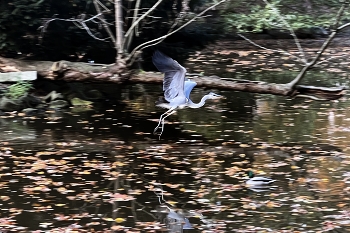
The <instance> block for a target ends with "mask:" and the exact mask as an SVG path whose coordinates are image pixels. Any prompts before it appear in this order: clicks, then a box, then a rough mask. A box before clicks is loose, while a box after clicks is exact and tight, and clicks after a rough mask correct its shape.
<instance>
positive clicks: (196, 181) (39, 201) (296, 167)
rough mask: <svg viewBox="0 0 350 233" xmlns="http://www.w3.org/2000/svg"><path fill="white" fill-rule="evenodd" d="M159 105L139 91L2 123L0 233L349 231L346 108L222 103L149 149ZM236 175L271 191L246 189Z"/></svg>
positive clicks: (238, 98)
mask: <svg viewBox="0 0 350 233" xmlns="http://www.w3.org/2000/svg"><path fill="white" fill-rule="evenodd" d="M214 91H215V92H218V93H219V91H218V90H214ZM159 94H161V87H159V86H153V85H141V84H140V85H134V86H127V87H125V88H123V89H122V90H121V92H120V99H118V101H115V103H118V104H115V105H113V106H111V105H110V104H105V103H98V104H96V105H95V107H93V108H91V109H88V108H87V109H84V108H82V109H78V108H72V109H68V110H66V111H52V112H47V113H45V114H44V115H42V116H37V117H24V118H23V117H12V116H11V117H10V116H7V117H1V118H0V129H1V132H2V133H1V134H0V139H1V140H0V141H1V143H0V164H1V165H2V167H1V169H0V177H1V179H0V187H1V188H0V199H1V210H2V211H1V216H0V229H1V231H4V232H6V231H8V232H26V231H34V230H40V232H49V231H50V230H51V231H52V232H54V230H57V231H62V232H65V231H67V230H72V231H78V232H93V231H95V232H96V231H99V232H109V231H111V232H112V231H114V232H126V231H127V230H129V231H130V232H133V231H134V232H136V231H137V230H141V231H143V232H148V231H149V232H151V231H152V232H153V231H165V230H167V231H169V232H200V231H203V230H206V229H207V230H212V231H214V230H215V232H257V231H279V230H284V231H285V232H295V231H300V232H303V231H304V232H311V231H330V230H332V229H339V230H340V232H345V231H347V230H349V224H350V222H349V221H348V216H349V205H348V195H349V191H350V186H349V182H348V179H349V177H350V174H349V172H348V170H349V169H350V167H349V166H350V159H349V154H348V150H347V147H348V144H349V142H350V137H349V136H348V131H349V129H350V125H349V124H350V123H349V122H350V121H349V120H348V119H350V113H349V111H348V110H347V106H348V100H347V99H344V100H341V101H339V102H314V101H308V100H304V99H297V100H289V99H286V98H282V97H276V96H268V95H266V96H260V95H254V94H249V93H238V92H221V93H220V94H223V95H225V97H226V99H224V100H220V101H218V102H210V103H209V102H208V103H207V104H206V105H205V106H204V107H203V108H201V109H198V110H197V109H196V110H193V109H184V110H181V111H179V112H178V113H177V114H176V115H174V116H171V117H169V119H168V122H167V123H166V125H165V131H164V134H163V136H162V138H161V140H158V137H157V136H156V135H153V134H152V132H153V129H154V127H155V126H156V124H157V120H158V119H159V116H160V114H161V113H162V112H163V110H162V109H157V108H155V106H154V102H155V101H156V99H157V98H158V95H159ZM203 94H206V91H204V90H201V89H199V88H196V89H195V90H194V91H193V94H191V98H192V99H193V100H199V99H200V98H201V96H202V95H203ZM247 170H253V171H255V173H257V174H260V175H267V176H270V177H271V178H273V179H275V180H276V182H275V183H274V184H273V185H272V186H271V187H266V188H265V189H259V190H257V189H256V188H254V187H247V186H246V185H245V181H246V180H247V177H246V175H245V174H246V171H247Z"/></svg>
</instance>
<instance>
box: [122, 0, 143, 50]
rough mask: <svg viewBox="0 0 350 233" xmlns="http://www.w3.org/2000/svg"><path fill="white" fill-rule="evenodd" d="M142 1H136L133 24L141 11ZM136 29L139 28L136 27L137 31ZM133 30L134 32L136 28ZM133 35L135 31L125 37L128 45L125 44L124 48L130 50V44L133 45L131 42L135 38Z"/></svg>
mask: <svg viewBox="0 0 350 233" xmlns="http://www.w3.org/2000/svg"><path fill="white" fill-rule="evenodd" d="M140 3H141V0H137V1H136V3H135V9H134V16H133V18H132V24H131V25H133V24H135V22H136V18H137V15H138V12H139V8H140ZM136 30H137V27H135V33H136ZM132 32H134V29H132ZM133 35H134V33H130V36H128V37H126V38H125V43H126V45H124V46H123V47H124V49H125V50H126V51H128V50H129V48H130V45H131V42H132V39H133Z"/></svg>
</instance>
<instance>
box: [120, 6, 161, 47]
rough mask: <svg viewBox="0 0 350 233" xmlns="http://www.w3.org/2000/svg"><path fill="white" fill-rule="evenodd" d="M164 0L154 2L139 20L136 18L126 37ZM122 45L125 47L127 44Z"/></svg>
mask: <svg viewBox="0 0 350 233" xmlns="http://www.w3.org/2000/svg"><path fill="white" fill-rule="evenodd" d="M162 1H163V0H158V2H156V4H154V5H153V6H152V7H151V8H150V9H149V10H148V11H146V12H145V13H144V14H143V15H141V16H140V18H138V19H137V20H135V21H134V22H133V24H132V25H131V26H130V28H129V29H128V31H127V32H126V33H125V35H124V37H125V38H127V37H128V36H129V35H130V33H131V32H133V30H134V28H135V27H136V26H137V25H138V23H139V22H140V21H141V20H142V19H144V18H145V17H146V16H147V15H149V14H150V13H151V12H152V11H154V10H155V9H156V7H157V6H158V5H159V4H160V3H161V2H162ZM122 47H123V48H124V47H125V45H124V44H123V45H122Z"/></svg>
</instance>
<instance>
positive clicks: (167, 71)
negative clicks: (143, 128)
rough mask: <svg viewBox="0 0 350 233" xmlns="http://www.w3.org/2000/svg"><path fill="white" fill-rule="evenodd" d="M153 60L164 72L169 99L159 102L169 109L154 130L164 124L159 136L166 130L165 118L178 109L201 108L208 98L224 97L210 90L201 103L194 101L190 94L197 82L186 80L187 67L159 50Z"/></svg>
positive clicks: (167, 97) (165, 89) (160, 105)
mask: <svg viewBox="0 0 350 233" xmlns="http://www.w3.org/2000/svg"><path fill="white" fill-rule="evenodd" d="M152 62H153V64H154V65H155V66H156V67H157V69H158V70H159V71H160V72H162V73H164V80H163V91H164V97H165V100H166V101H168V102H167V103H160V104H157V106H158V107H162V108H167V109H168V110H167V111H166V112H165V113H163V114H162V115H161V116H160V118H159V122H158V125H157V127H156V128H155V129H154V131H153V133H155V132H156V131H157V129H158V128H159V127H160V125H161V124H162V131H161V132H160V135H159V138H160V136H161V135H162V133H163V130H164V119H165V118H167V117H168V116H170V115H171V114H174V113H175V112H176V110H177V109H182V108H185V107H189V108H200V107H202V106H203V105H204V104H205V101H206V100H207V99H218V98H221V97H222V96H221V95H217V94H215V93H212V92H210V93H209V94H207V95H205V96H203V98H202V99H201V101H200V102H199V103H197V104H196V103H193V102H192V100H191V99H190V94H191V91H192V89H193V88H194V87H195V86H196V85H197V83H196V82H194V81H191V80H186V81H185V75H186V72H187V71H186V69H185V68H184V67H183V66H181V65H180V64H179V63H178V62H177V61H175V60H173V59H172V58H170V57H168V56H166V55H164V54H163V53H161V52H160V51H158V50H157V51H155V53H154V54H153V57H152Z"/></svg>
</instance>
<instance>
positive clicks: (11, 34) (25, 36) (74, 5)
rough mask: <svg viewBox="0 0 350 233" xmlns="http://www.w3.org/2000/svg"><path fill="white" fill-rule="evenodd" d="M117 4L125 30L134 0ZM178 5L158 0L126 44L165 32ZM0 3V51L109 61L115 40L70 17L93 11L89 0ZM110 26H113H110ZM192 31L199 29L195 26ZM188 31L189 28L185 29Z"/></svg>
mask: <svg viewBox="0 0 350 233" xmlns="http://www.w3.org/2000/svg"><path fill="white" fill-rule="evenodd" d="M156 2H157V0H148V1H141V5H140V7H139V9H140V10H139V12H138V14H139V15H141V14H143V13H144V12H146V11H147V10H148V9H149V8H150V7H152V6H153V5H154V4H155V3H156ZM207 2H208V0H190V1H188V6H189V11H196V9H197V8H198V7H201V6H203V5H205V4H206V3H207ZM101 3H103V4H104V5H105V6H106V7H108V8H109V9H111V11H110V12H109V13H107V14H104V17H105V19H106V21H107V22H109V23H114V21H115V18H114V5H113V1H108V0H101ZM122 4H123V8H122V9H123V22H124V25H123V27H124V28H123V30H124V31H127V29H128V28H129V27H130V25H131V24H132V17H133V13H134V8H135V4H136V1H129V0H124V1H122ZM182 7H183V5H182V1H181V0H169V1H168V0H167V1H163V2H162V3H161V4H160V5H159V6H158V7H157V8H156V10H154V11H153V12H152V14H151V15H149V17H146V18H145V19H144V20H142V21H140V23H139V25H138V27H137V28H136V30H135V32H134V37H133V41H132V44H131V47H134V46H135V45H137V44H140V43H143V42H145V41H147V40H150V39H153V38H155V37H159V36H162V35H164V34H165V33H166V32H167V31H169V28H171V26H172V24H173V22H174V20H175V19H176V18H177V16H178V13H179V12H180V11H181V9H182ZM0 9H1V12H2V17H1V18H0V28H1V33H0V55H1V56H7V57H15V56H18V54H20V55H22V56H25V57H26V58H35V59H44V60H61V59H66V60H74V61H77V60H83V61H87V59H92V60H95V61H96V62H103V63H110V62H113V61H114V58H115V50H114V49H113V48H114V45H113V44H112V43H111V41H110V40H103V38H108V37H109V35H108V34H107V33H106V31H105V30H104V28H103V26H102V25H101V24H100V23H96V22H95V21H93V20H91V21H88V22H87V23H86V25H87V27H89V29H90V31H91V33H92V34H93V35H95V36H96V37H98V38H102V40H96V39H95V38H93V37H91V36H89V35H88V34H87V33H86V30H84V29H83V28H79V27H77V25H76V24H74V23H72V21H69V20H72V19H77V18H78V19H88V18H91V17H93V16H95V15H96V14H97V12H96V9H95V6H94V4H93V1H92V0H62V1H45V0H14V1H9V0H5V1H1V3H0ZM56 18H57V19H66V20H55V21H52V22H50V25H49V26H48V27H46V28H44V29H45V30H44V33H42V31H41V30H39V29H42V26H45V22H47V20H50V19H56ZM111 29H112V30H115V28H114V27H112V26H111ZM195 32H196V33H202V32H201V31H200V30H199V31H198V30H197V31H195ZM113 33H114V31H113ZM191 33H193V31H191V32H190V33H189V34H191ZM192 38H194V37H192ZM178 39H179V37H178ZM197 39H203V37H200V36H199V37H197ZM170 40H171V39H170ZM183 40H184V39H183ZM178 41H181V40H178ZM178 41H177V42H178Z"/></svg>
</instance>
